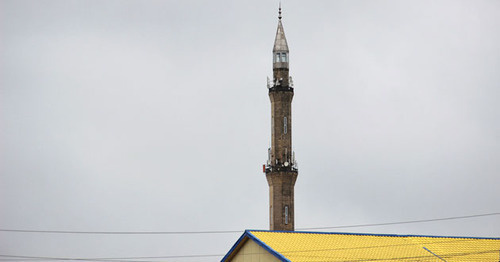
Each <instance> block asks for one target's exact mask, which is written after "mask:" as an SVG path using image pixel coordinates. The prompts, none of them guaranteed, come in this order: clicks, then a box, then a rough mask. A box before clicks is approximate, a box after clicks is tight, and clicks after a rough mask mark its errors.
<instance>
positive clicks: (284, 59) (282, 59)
mask: <svg viewBox="0 0 500 262" xmlns="http://www.w3.org/2000/svg"><path fill="white" fill-rule="evenodd" d="M281 62H287V60H286V53H281Z"/></svg>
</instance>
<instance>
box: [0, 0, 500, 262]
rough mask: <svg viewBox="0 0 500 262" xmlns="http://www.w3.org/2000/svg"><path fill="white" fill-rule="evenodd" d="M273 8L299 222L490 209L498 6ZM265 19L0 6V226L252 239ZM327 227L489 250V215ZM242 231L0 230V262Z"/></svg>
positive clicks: (159, 248) (495, 224) (223, 12)
mask: <svg viewBox="0 0 500 262" xmlns="http://www.w3.org/2000/svg"><path fill="white" fill-rule="evenodd" d="M282 6H283V25H284V28H285V33H286V37H287V40H288V44H289V47H290V74H291V75H292V77H293V79H294V83H295V97H294V101H293V145H294V149H295V152H296V158H297V161H298V162H299V177H298V179H297V183H296V187H295V205H296V206H295V209H296V228H299V229H300V228H311V227H328V226H340V225H353V224H366V223H383V222H394V221H408V220H419V219H429V218H442V217H454V216H465V215H475V214H485V213H495V212H500V207H499V206H500V190H499V184H500V161H499V159H500V105H499V103H498V100H499V98H500V34H499V28H500V15H499V14H500V2H499V1H495V0H492V1H485V0H479V1H461V0H440V1H434V0H432V1H431V0H422V1H398V0H392V1H391V0H386V1H372V0H366V1H352V0H346V1H298V0H296V1H293V0H285V1H282ZM277 7H278V1H269V0H266V1H265V0H257V1H230V0H226V1H189V0H187V1H186V0H183V1H181V0H177V1H173V0H172V1H169V0H165V1H155V0H148V1H127V0H106V1H97V0H85V1H84V0H75V1H69V0H60V1H53V0H47V1H38V0H33V1H25V0H17V1H6V0H1V1H0V26H1V27H0V121H1V122H0V210H1V212H0V228H1V229H28V230H70V231H213V230H236V231H238V230H240V231H243V230H244V229H268V228H269V225H268V221H269V214H268V210H269V209H268V203H269V199H268V197H269V195H268V194H269V193H268V185H267V181H266V179H265V176H264V174H263V173H262V164H263V163H265V161H266V158H267V148H268V146H269V143H270V135H271V126H270V119H271V117H270V101H269V98H268V93H267V89H266V77H267V76H272V64H271V62H272V47H273V42H274V36H275V33H276V27H277V22H278V19H277ZM340 230H341V231H346V232H365V233H391V234H392V233H395V234H427V235H452V236H484V237H500V217H499V216H489V217H478V218H472V219H460V220H451V221H442V222H433V223H417V224H404V225H397V226H396V225H392V226H378V227H356V228H345V229H337V230H335V229H332V230H331V231H340ZM240 235H241V232H238V233H231V234H205V235H80V234H41V233H37V234H35V233H10V232H0V255H18V256H42V257H75V258H96V257H145V256H146V257H147V256H175V255H180V256H182V255H200V254H201V255H206V254H225V253H226V252H227V251H228V250H229V249H230V247H231V246H232V245H233V244H234V242H235V241H236V240H237V239H238V237H239V236H240ZM220 259H221V257H203V258H192V259H186V258H176V259H162V260H161V261H219V260H220ZM140 260H141V261H160V260H157V259H140Z"/></svg>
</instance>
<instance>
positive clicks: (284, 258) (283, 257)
mask: <svg viewBox="0 0 500 262" xmlns="http://www.w3.org/2000/svg"><path fill="white" fill-rule="evenodd" d="M250 231H256V232H257V231H259V230H245V233H246V232H248V236H249V237H250V238H251V239H252V240H254V241H255V242H256V243H257V244H259V246H261V247H262V248H264V249H265V250H267V251H268V252H269V253H271V254H272V255H273V256H275V257H276V258H278V259H279V260H281V261H283V262H291V261H290V259H288V258H286V257H285V256H283V255H282V254H280V253H278V252H276V250H274V249H272V248H271V247H270V246H268V245H267V244H266V243H264V242H262V241H261V240H260V239H259V238H257V237H256V236H254V235H253V234H252V232H250ZM262 231H263V230H262Z"/></svg>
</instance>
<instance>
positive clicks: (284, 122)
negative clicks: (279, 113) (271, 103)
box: [283, 116, 287, 134]
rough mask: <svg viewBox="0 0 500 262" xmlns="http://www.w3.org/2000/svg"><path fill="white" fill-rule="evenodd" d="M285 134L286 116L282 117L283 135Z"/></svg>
mask: <svg viewBox="0 0 500 262" xmlns="http://www.w3.org/2000/svg"><path fill="white" fill-rule="evenodd" d="M286 132H287V123H286V116H285V117H283V133H285V134H286Z"/></svg>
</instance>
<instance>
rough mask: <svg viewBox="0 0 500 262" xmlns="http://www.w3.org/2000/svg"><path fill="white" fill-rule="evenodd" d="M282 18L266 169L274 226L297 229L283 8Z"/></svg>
mask: <svg viewBox="0 0 500 262" xmlns="http://www.w3.org/2000/svg"><path fill="white" fill-rule="evenodd" d="M278 19H279V20H278V30H277V32H276V39H275V40H274V48H273V79H272V81H270V80H268V84H267V87H268V89H269V98H270V99H271V148H269V150H268V154H269V158H268V160H267V164H266V165H265V168H264V171H265V173H266V178H267V182H268V184H269V212H270V214H269V217H270V229H271V230H283V231H293V230H294V225H295V219H294V214H295V208H294V199H293V195H294V189H293V187H294V185H295V180H297V175H298V171H297V165H296V162H295V154H294V152H293V150H292V98H293V83H292V80H291V78H290V76H289V75H288V69H289V67H288V65H289V53H288V44H287V42H286V38H285V31H284V30H283V25H282V23H281V7H280V9H279V15H278Z"/></svg>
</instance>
